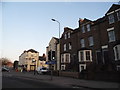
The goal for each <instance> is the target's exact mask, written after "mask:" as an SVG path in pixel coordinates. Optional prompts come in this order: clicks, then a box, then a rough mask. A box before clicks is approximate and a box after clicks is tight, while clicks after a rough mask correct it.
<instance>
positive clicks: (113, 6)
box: [106, 4, 120, 14]
mask: <svg viewBox="0 0 120 90" xmlns="http://www.w3.org/2000/svg"><path fill="white" fill-rule="evenodd" d="M119 8H120V5H119V4H113V5H112V6H111V7H110V9H109V10H108V11H107V13H109V12H112V11H114V10H116V9H119ZM107 13H106V14H107Z"/></svg>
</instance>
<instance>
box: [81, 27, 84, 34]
mask: <svg viewBox="0 0 120 90" xmlns="http://www.w3.org/2000/svg"><path fill="white" fill-rule="evenodd" d="M81 32H82V33H85V26H84V25H82V26H81Z"/></svg>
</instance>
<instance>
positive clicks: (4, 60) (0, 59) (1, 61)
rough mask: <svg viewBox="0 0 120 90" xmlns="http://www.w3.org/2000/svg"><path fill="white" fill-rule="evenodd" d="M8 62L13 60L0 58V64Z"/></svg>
mask: <svg viewBox="0 0 120 90" xmlns="http://www.w3.org/2000/svg"><path fill="white" fill-rule="evenodd" d="M8 62H11V60H10V59H8V58H0V64H2V66H4V65H7V63H8Z"/></svg>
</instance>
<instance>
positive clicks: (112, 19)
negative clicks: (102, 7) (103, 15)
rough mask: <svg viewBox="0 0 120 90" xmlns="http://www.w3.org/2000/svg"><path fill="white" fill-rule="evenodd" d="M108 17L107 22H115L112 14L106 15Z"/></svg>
mask: <svg viewBox="0 0 120 90" xmlns="http://www.w3.org/2000/svg"><path fill="white" fill-rule="evenodd" d="M108 19H109V24H112V23H114V22H115V20H114V15H113V14H110V15H109V16H108Z"/></svg>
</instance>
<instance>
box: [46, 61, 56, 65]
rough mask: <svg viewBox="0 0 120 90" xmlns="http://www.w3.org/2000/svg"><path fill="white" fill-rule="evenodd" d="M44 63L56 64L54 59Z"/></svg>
mask: <svg viewBox="0 0 120 90" xmlns="http://www.w3.org/2000/svg"><path fill="white" fill-rule="evenodd" d="M45 64H56V61H55V60H52V61H47V62H46V63H45Z"/></svg>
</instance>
